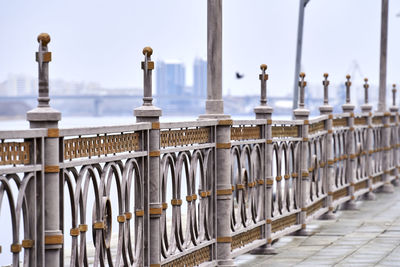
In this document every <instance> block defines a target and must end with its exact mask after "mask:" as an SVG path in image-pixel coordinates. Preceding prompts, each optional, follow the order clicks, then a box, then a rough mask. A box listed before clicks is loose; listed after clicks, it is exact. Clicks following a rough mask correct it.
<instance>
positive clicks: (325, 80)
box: [322, 73, 329, 105]
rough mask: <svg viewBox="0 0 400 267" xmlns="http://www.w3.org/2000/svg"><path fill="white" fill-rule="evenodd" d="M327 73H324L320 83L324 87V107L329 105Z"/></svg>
mask: <svg viewBox="0 0 400 267" xmlns="http://www.w3.org/2000/svg"><path fill="white" fill-rule="evenodd" d="M328 76H329V74H328V73H324V80H323V81H322V85H323V86H324V105H328V104H329V99H328V86H329V80H328Z"/></svg>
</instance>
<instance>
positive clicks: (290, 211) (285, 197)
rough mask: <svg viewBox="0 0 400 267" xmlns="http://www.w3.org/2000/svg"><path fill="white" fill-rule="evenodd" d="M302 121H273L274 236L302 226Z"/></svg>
mask: <svg viewBox="0 0 400 267" xmlns="http://www.w3.org/2000/svg"><path fill="white" fill-rule="evenodd" d="M302 123H303V122H302V121H272V140H271V142H272V144H273V155H272V170H273V171H272V177H271V178H272V179H273V180H272V188H271V189H272V199H271V222H270V223H271V232H272V239H276V238H279V237H280V236H282V235H285V234H287V233H290V232H293V231H296V230H298V229H300V227H301V225H300V222H299V219H298V216H299V212H300V211H301V206H300V202H301V200H300V191H301V170H300V155H301V153H300V150H301V141H302V135H301V127H302ZM270 156H271V155H270Z"/></svg>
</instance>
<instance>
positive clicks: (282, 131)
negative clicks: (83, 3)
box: [272, 125, 299, 137]
mask: <svg viewBox="0 0 400 267" xmlns="http://www.w3.org/2000/svg"><path fill="white" fill-rule="evenodd" d="M272 137H299V126H297V125H294V126H272Z"/></svg>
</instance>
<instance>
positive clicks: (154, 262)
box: [134, 47, 162, 266]
mask: <svg viewBox="0 0 400 267" xmlns="http://www.w3.org/2000/svg"><path fill="white" fill-rule="evenodd" d="M152 54H153V49H151V47H145V48H144V49H143V55H144V61H143V62H142V69H143V90H144V97H143V105H142V106H141V107H139V108H136V109H135V110H134V115H135V116H136V121H137V122H151V126H152V127H151V130H149V134H148V138H147V140H143V142H142V143H143V144H144V146H145V148H144V150H147V151H148V157H147V160H146V161H147V162H146V163H145V164H144V166H146V167H145V168H144V169H145V171H144V173H145V175H144V214H145V215H144V224H143V225H144V228H145V229H144V257H143V260H144V262H143V264H144V266H160V263H161V231H160V219H161V214H162V204H161V193H160V122H159V121H160V116H161V114H162V112H161V109H160V108H158V107H155V106H153V96H152V70H153V69H154V62H153V61H151V55H152Z"/></svg>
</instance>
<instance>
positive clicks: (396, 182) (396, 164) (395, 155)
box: [390, 84, 400, 186]
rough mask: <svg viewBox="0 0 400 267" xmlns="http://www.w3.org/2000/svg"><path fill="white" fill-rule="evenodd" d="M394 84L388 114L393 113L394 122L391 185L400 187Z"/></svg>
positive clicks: (397, 113)
mask: <svg viewBox="0 0 400 267" xmlns="http://www.w3.org/2000/svg"><path fill="white" fill-rule="evenodd" d="M396 92H397V90H396V84H393V89H392V94H393V95H392V97H393V102H392V104H393V106H391V107H390V112H392V113H395V120H394V124H395V125H394V126H393V132H394V134H393V136H394V140H393V141H392V151H393V161H394V168H395V169H394V176H395V177H396V179H395V180H393V184H394V185H395V186H399V185H400V181H399V180H400V177H399V168H400V165H399V135H398V133H399V107H398V106H397V105H396Z"/></svg>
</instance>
